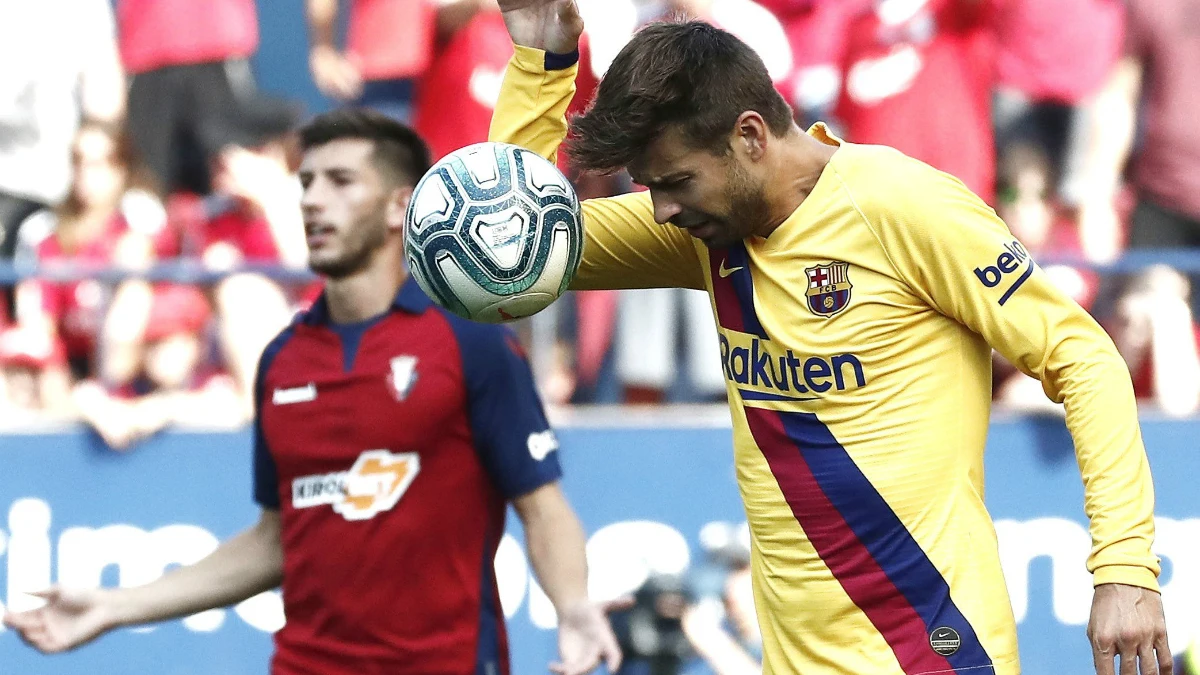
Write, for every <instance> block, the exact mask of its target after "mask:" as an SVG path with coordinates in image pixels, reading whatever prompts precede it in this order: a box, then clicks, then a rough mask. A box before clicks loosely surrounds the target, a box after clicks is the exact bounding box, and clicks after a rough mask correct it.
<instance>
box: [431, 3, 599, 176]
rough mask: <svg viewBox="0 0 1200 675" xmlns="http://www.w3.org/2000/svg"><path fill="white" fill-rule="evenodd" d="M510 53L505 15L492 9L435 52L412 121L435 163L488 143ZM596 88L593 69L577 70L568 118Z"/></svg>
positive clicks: (584, 59) (583, 55)
mask: <svg viewBox="0 0 1200 675" xmlns="http://www.w3.org/2000/svg"><path fill="white" fill-rule="evenodd" d="M512 53H513V50H512V39H511V38H510V37H509V36H508V29H507V28H505V27H504V17H503V16H501V14H500V13H499V12H496V11H487V12H482V13H480V14H479V15H478V16H476V17H475V18H474V19H472V20H471V22H470V23H468V24H467V25H466V26H465V27H464V28H463V29H462V30H460V31H459V32H458V33H456V34H455V35H454V37H453V38H452V39H451V40H450V41H449V42H447V43H446V45H445V46H444V47H443V48H442V49H441V51H440V52H438V56H437V60H436V61H435V62H434V64H433V66H432V67H431V68H430V70H429V72H427V73H426V74H425V77H424V78H423V79H422V81H421V88H420V92H419V94H418V96H417V114H416V120H415V123H414V125H415V126H416V129H417V131H418V132H420V134H421V136H422V137H423V138H424V139H425V142H426V143H428V144H429V150H430V152H431V153H432V155H433V158H434V160H435V161H436V160H438V159H441V158H442V157H445V156H446V155H447V154H449V153H451V152H454V151H455V150H457V149H459V148H462V147H465V146H467V145H471V144H472V143H481V142H483V141H486V140H487V137H488V128H489V127H490V126H491V123H492V111H493V110H495V108H496V99H497V98H498V97H499V95H500V83H501V82H502V81H503V79H504V70H505V68H506V67H507V66H508V60H509V59H510V58H511V57H512ZM588 59H589V52H588V48H587V40H586V38H585V39H584V40H582V41H581V43H580V62H581V63H582V64H586V63H588V62H589V61H588ZM596 85H597V79H596V76H595V75H594V74H593V73H592V69H591V68H590V67H587V66H581V67H580V68H579V75H578V77H577V78H576V81H575V98H574V99H573V100H572V101H571V105H570V107H569V109H568V111H567V114H568V116H569V115H572V114H574V113H579V112H583V109H584V107H585V106H586V105H587V103H588V101H590V100H591V97H592V93H593V92H594V91H595V88H596ZM447 111H452V112H447ZM564 155H565V153H559V156H560V161H559V167H560V168H565V166H566V163H565V161H563V159H562V158H563V157H564Z"/></svg>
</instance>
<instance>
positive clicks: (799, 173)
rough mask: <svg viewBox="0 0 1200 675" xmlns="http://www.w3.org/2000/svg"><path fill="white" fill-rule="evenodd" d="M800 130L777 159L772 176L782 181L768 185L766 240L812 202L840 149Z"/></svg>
mask: <svg viewBox="0 0 1200 675" xmlns="http://www.w3.org/2000/svg"><path fill="white" fill-rule="evenodd" d="M796 131H797V132H796V133H793V134H790V135H789V136H788V138H787V140H786V141H785V143H784V145H783V147H782V150H783V152H781V153H780V154H779V156H778V157H777V159H776V166H775V169H774V171H772V173H773V175H776V176H779V177H780V179H779V180H777V181H770V182H769V183H768V184H767V185H768V192H767V195H766V196H767V203H768V204H769V205H770V210H771V219H770V221H769V223H768V226H767V227H766V228H765V231H764V232H763V233H762V236H764V237H765V236H768V235H770V234H771V233H772V232H774V231H775V230H776V229H778V228H779V226H780V225H782V224H783V223H784V222H786V221H787V219H788V218H790V217H791V216H792V214H793V213H795V212H796V210H797V209H799V208H800V205H801V204H803V203H804V200H805V199H808V196H809V195H810V194H812V191H813V188H815V187H816V186H817V181H819V180H820V179H821V174H822V172H824V171H825V167H826V166H827V165H828V164H829V160H830V159H831V158H832V157H833V153H834V151H836V150H837V146H832V145H826V144H825V143H822V142H821V141H818V140H817V139H815V138H813V137H811V136H809V135H808V134H806V133H804V132H803V131H799V128H797V130H796Z"/></svg>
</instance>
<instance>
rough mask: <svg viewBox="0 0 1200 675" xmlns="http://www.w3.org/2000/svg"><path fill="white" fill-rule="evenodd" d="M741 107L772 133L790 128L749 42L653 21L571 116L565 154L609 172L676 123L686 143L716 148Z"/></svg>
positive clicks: (697, 24)
mask: <svg viewBox="0 0 1200 675" xmlns="http://www.w3.org/2000/svg"><path fill="white" fill-rule="evenodd" d="M747 110H753V111H755V112H757V113H759V114H760V115H762V117H763V119H764V120H766V123H767V126H768V127H769V128H770V130H771V133H773V134H775V135H777V136H783V135H785V134H787V132H788V129H789V128H791V125H792V110H791V108H790V107H789V106H788V104H787V101H785V100H784V99H783V97H782V96H781V95H780V94H779V92H777V91H776V90H775V86H774V84H773V83H772V82H771V76H770V75H769V74H767V67H766V66H765V65H763V62H762V59H761V58H759V56H758V54H756V53H755V52H754V50H753V49H752V48H751V47H750V46H749V45H747V44H746V43H745V42H742V41H741V40H739V39H738V38H736V37H734V36H733V35H732V34H731V33H728V32H726V31H723V30H721V29H719V28H715V27H713V26H711V25H709V24H707V23H704V22H702V21H685V22H679V21H663V22H656V23H652V24H650V25H648V26H647V27H645V28H643V29H642V30H640V31H638V33H637V34H636V35H634V36H633V39H632V40H630V41H629V43H628V44H626V45H625V47H624V48H623V49H622V50H621V52H620V53H619V54H617V58H616V59H615V60H614V61H613V62H612V65H611V66H610V67H609V69H608V72H607V73H606V74H605V75H604V78H603V79H602V80H601V81H600V86H599V87H598V88H597V89H596V96H595V98H594V99H593V101H592V104H591V107H590V108H588V110H587V111H586V112H585V113H583V114H582V115H579V116H578V117H576V118H575V119H574V120H572V128H573V133H572V136H571V138H570V139H569V140H568V145H567V151H568V153H569V154H570V156H571V158H572V159H573V160H574V162H575V163H576V164H577V165H578V166H579V168H581V169H584V170H591V171H604V172H611V171H615V170H617V169H620V168H622V167H626V166H628V165H629V164H630V163H632V162H634V161H636V160H637V159H638V158H639V157H640V156H641V153H642V152H644V151H645V149H646V148H647V147H649V145H650V144H651V143H653V142H654V140H655V138H657V137H658V135H659V134H660V133H662V132H663V130H664V129H666V128H667V127H668V126H671V125H678V126H679V127H680V130H681V131H682V132H683V134H684V139H685V140H686V141H687V142H688V143H690V144H692V145H693V146H695V147H697V148H702V149H706V150H710V151H713V152H716V153H724V152H726V151H727V150H728V147H729V146H728V138H729V134H730V133H732V132H733V126H734V124H735V123H736V122H737V118H738V116H739V115H741V114H742V113H743V112H745V111H747Z"/></svg>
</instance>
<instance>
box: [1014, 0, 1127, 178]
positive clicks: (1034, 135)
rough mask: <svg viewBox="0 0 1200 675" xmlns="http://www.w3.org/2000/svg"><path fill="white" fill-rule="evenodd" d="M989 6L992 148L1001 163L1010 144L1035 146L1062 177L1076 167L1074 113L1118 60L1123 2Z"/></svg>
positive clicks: (1017, 0) (1020, 0) (1024, 1)
mask: <svg viewBox="0 0 1200 675" xmlns="http://www.w3.org/2000/svg"><path fill="white" fill-rule="evenodd" d="M993 2H994V4H995V5H996V14H995V26H996V36H997V40H996V46H997V54H996V76H997V82H996V90H995V94H994V96H993V105H992V119H993V121H994V124H995V130H996V145H997V148H998V150H999V153H1000V155H1001V157H1003V155H1004V153H1005V151H1006V149H1007V148H1008V147H1009V146H1010V145H1013V144H1029V145H1034V146H1040V147H1042V148H1044V149H1045V152H1046V153H1047V155H1048V158H1049V160H1050V162H1051V165H1052V166H1053V168H1054V170H1055V173H1056V174H1059V175H1061V174H1062V173H1063V171H1064V169H1065V168H1071V167H1073V166H1074V165H1075V164H1076V162H1075V161H1073V160H1072V159H1071V157H1072V156H1073V155H1074V153H1075V152H1076V151H1077V150H1078V148H1075V147H1073V146H1076V145H1079V144H1078V143H1072V142H1071V139H1072V138H1073V137H1075V136H1078V134H1074V133H1073V131H1072V130H1073V127H1074V126H1075V124H1076V119H1077V115H1076V109H1077V107H1078V106H1079V105H1080V104H1081V103H1083V102H1084V101H1085V100H1087V99H1090V98H1091V97H1092V96H1094V95H1095V94H1096V92H1097V91H1099V89H1100V88H1101V86H1103V84H1104V80H1105V78H1106V77H1107V76H1108V72H1109V71H1110V70H1111V68H1112V66H1113V64H1114V63H1116V61H1117V58H1118V57H1119V56H1120V51H1121V28H1122V21H1123V18H1124V16H1123V15H1124V7H1123V5H1122V3H1121V1H1120V0H993ZM1080 55H1086V57H1083V58H1081V56H1080ZM1001 161H1003V159H1002V160H1001ZM1050 187H1051V189H1052V192H1054V193H1057V192H1058V187H1057V185H1051V186H1050Z"/></svg>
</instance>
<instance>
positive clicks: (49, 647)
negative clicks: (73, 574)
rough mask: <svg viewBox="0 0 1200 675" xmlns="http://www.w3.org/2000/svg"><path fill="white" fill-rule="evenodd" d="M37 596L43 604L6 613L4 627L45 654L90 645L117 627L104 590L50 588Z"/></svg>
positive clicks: (37, 593)
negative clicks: (23, 610)
mask: <svg viewBox="0 0 1200 675" xmlns="http://www.w3.org/2000/svg"><path fill="white" fill-rule="evenodd" d="M30 595H36V596H37V597H39V598H42V599H43V600H45V601H46V604H45V605H44V606H42V607H40V608H38V609H33V610H29V611H28V612H17V613H15V614H14V613H7V614H5V615H4V625H6V626H8V627H9V628H11V629H13V630H15V631H17V634H18V635H20V636H21V639H22V640H24V641H25V642H26V643H27V644H29V645H30V646H31V647H34V648H35V649H37V650H39V651H41V652H44V653H46V654H53V653H56V652H63V651H67V650H69V649H74V648H76V647H78V646H80V645H82V644H85V643H88V642H91V641H92V640H94V639H96V638H97V637H98V636H99V635H100V634H102V633H104V632H105V631H107V630H109V629H111V628H113V627H114V626H115V625H116V621H115V618H114V612H113V610H112V607H111V603H110V602H108V601H107V600H106V598H108V597H111V596H108V595H106V591H104V590H101V589H78V588H62V587H60V586H53V587H51V588H49V589H47V590H44V591H37V592H35V593H31V594H30Z"/></svg>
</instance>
